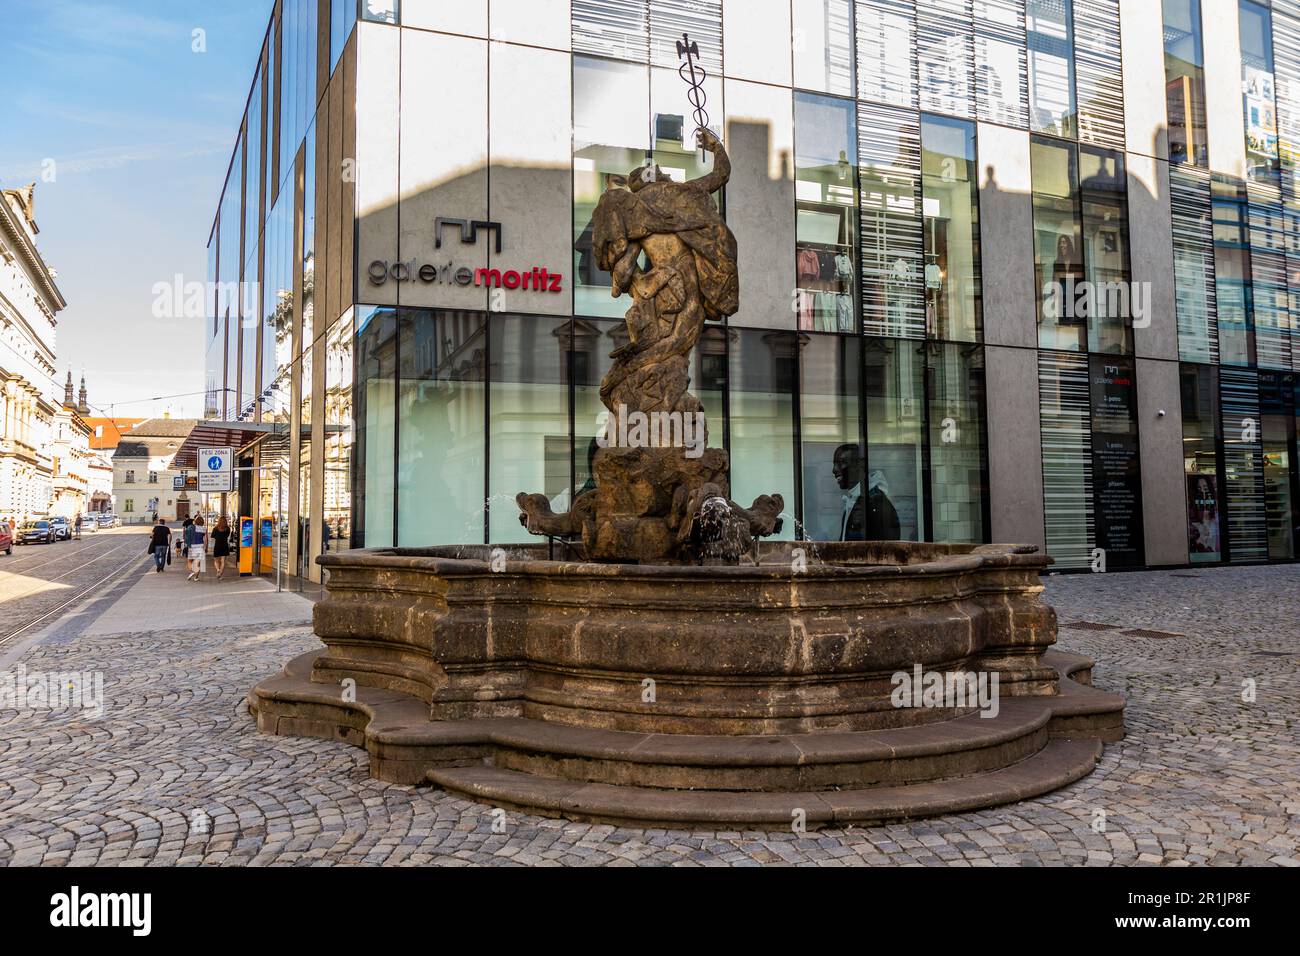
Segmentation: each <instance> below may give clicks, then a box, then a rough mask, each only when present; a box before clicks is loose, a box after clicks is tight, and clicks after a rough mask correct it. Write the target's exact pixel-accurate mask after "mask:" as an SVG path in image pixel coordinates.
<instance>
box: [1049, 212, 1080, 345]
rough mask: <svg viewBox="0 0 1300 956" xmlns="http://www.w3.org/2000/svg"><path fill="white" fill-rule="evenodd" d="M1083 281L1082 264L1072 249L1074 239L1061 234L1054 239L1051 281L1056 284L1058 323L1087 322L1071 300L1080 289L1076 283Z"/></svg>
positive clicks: (1075, 323) (1076, 323)
mask: <svg viewBox="0 0 1300 956" xmlns="http://www.w3.org/2000/svg"><path fill="white" fill-rule="evenodd" d="M1082 281H1083V264H1082V263H1081V262H1079V257H1078V253H1077V252H1076V251H1075V249H1074V240H1073V239H1072V238H1070V236H1068V235H1065V234H1062V235H1061V236H1060V237H1059V238H1058V239H1057V240H1056V262H1055V263H1054V264H1053V265H1052V282H1053V284H1054V285H1055V286H1056V295H1057V320H1056V321H1057V323H1058V324H1059V325H1078V324H1085V325H1086V324H1087V319H1086V318H1084V317H1083V316H1080V315H1079V314H1078V310H1077V309H1075V308H1074V302H1073V300H1074V299H1075V298H1076V297H1077V296H1078V294H1079V292H1080V291H1081V290H1080V289H1079V287H1078V284H1079V283H1080V282H1082Z"/></svg>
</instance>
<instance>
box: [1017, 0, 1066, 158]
mask: <svg viewBox="0 0 1300 956" xmlns="http://www.w3.org/2000/svg"><path fill="white" fill-rule="evenodd" d="M1025 27H1026V31H1027V35H1028V43H1029V128H1030V129H1032V130H1035V131H1037V132H1040V133H1051V134H1052V135H1054V136H1064V137H1066V138H1067V139H1073V138H1074V137H1075V136H1077V135H1078V125H1077V118H1076V109H1077V107H1076V105H1075V91H1074V26H1073V17H1072V11H1071V3H1070V0H1027V2H1026V3H1025Z"/></svg>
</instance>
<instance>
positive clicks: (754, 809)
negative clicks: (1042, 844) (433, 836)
mask: <svg viewBox="0 0 1300 956" xmlns="http://www.w3.org/2000/svg"><path fill="white" fill-rule="evenodd" d="M1101 748H1102V745H1101V742H1100V741H1097V740H1067V739H1057V740H1052V741H1050V742H1049V743H1048V744H1047V745H1046V746H1045V747H1044V748H1043V749H1042V750H1040V751H1038V752H1037V753H1035V754H1034V755H1033V756H1030V757H1028V758H1026V759H1024V760H1021V761H1018V762H1017V763H1014V764H1011V765H1010V766H1007V767H1003V768H1001V769H998V770H993V771H988V772H984V773H977V774H973V775H970V776H965V777H960V778H957V779H952V780H943V781H931V782H926V783H914V784H907V785H903V786H887V787H872V788H869V789H847V790H820V791H787V792H782V793H759V792H745V793H737V792H729V791H718V790H664V789H654V788H646V787H628V786H611V785H609V784H602V783H584V782H580V781H573V780H559V779H555V778H551V777H539V776H536V775H533V774H528V773H521V772H518V771H515V770H507V769H504V768H501V767H493V766H487V765H478V766H466V767H439V768H435V769H433V770H430V771H429V772H428V775H427V779H428V781H429V782H430V783H433V784H434V785H435V786H438V787H441V788H442V789H443V790H447V791H449V792H451V793H455V794H459V795H461V796H465V797H467V798H469V799H471V800H474V801H475V802H478V803H484V804H487V805H490V806H493V807H502V808H507V809H514V810H520V811H525V812H536V813H541V814H543V815H547V816H561V817H564V818H566V819H570V820H579V821H590V822H597V823H612V824H616V825H632V824H634V825H637V826H671V827H679V828H680V827H682V826H690V827H693V828H696V829H700V828H708V829H729V828H741V829H743V828H767V829H775V828H781V829H784V828H787V827H790V826H792V825H793V823H794V822H795V821H796V820H799V819H801V820H802V821H803V822H804V824H805V825H806V826H807V827H808V828H809V829H815V828H817V827H820V826H826V825H843V824H849V823H853V824H860V825H874V824H882V823H888V822H891V821H897V820H908V819H914V818H919V817H926V816H935V815H938V814H945V813H959V812H962V811H964V810H970V809H975V808H981V807H989V806H996V805H999V804H1005V803H1014V802H1015V801H1018V800H1025V799H1029V798H1031V797H1036V796H1039V795H1041V794H1044V793H1047V792H1049V791H1051V790H1055V789H1057V788H1059V787H1063V786H1065V785H1067V784H1069V783H1073V782H1074V781H1076V780H1078V779H1080V778H1081V777H1083V776H1085V775H1087V774H1088V773H1089V772H1090V771H1091V770H1092V768H1093V767H1094V766H1095V765H1096V763H1097V761H1098V760H1099V759H1100V757H1101Z"/></svg>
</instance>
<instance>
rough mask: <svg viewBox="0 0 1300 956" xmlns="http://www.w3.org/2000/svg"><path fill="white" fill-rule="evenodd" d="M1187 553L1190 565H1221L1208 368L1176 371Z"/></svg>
mask: <svg viewBox="0 0 1300 956" xmlns="http://www.w3.org/2000/svg"><path fill="white" fill-rule="evenodd" d="M1181 378H1182V407H1183V461H1184V464H1185V470H1186V480H1187V551H1188V555H1189V557H1190V560H1191V562H1192V563H1193V564H1198V563H1205V562H1215V561H1221V560H1223V534H1224V528H1223V523H1222V519H1221V517H1220V516H1221V514H1222V511H1223V499H1222V489H1223V476H1222V474H1221V473H1220V471H1219V375H1218V369H1216V368H1214V367H1213V366H1211V365H1184V366H1182V369H1181Z"/></svg>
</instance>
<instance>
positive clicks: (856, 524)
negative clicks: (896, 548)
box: [831, 443, 899, 541]
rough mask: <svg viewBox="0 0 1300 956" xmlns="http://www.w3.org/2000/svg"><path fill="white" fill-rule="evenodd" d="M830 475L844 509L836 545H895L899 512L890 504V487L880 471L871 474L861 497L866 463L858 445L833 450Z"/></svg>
mask: <svg viewBox="0 0 1300 956" xmlns="http://www.w3.org/2000/svg"><path fill="white" fill-rule="evenodd" d="M831 474H832V475H833V476H834V478H835V483H836V484H837V485H839V486H840V491H841V492H842V495H841V498H842V500H843V503H844V506H843V511H842V513H841V515H840V524H839V535H838V537H837V539H836V540H838V541H897V540H898V539H899V525H898V511H897V510H896V509H895V508H894V503H893V502H892V501H890V500H889V485H888V483H887V482H886V480H885V474H884V472H882V471H879V470H876V471H873V472H872V473H871V475H870V477H869V478H868V480H867V488H866V494H865V495H864V494H863V488H862V484H863V478H864V476H865V475H866V462H865V461H864V460H863V457H862V449H861V447H860V446H858V445H854V444H851V443H850V444H846V445H840V447H839V448H836V449H835V455H834V457H833V459H832V464H831Z"/></svg>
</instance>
